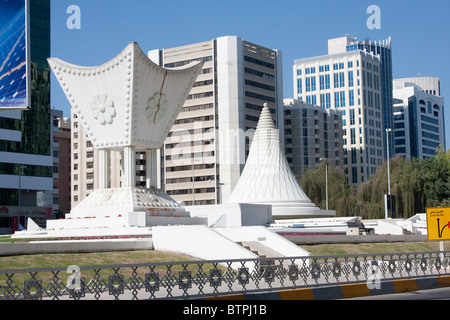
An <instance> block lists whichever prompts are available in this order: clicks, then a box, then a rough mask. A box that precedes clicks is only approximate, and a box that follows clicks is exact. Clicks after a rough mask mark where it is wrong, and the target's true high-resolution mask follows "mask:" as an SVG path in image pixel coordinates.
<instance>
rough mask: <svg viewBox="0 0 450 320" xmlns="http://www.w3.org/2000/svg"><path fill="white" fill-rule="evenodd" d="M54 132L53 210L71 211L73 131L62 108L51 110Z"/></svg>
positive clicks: (59, 212)
mask: <svg viewBox="0 0 450 320" xmlns="http://www.w3.org/2000/svg"><path fill="white" fill-rule="evenodd" d="M51 114H52V134H53V212H54V213H55V214H59V216H61V215H62V214H64V213H67V212H69V211H70V173H71V164H72V163H71V152H70V150H71V140H70V138H71V134H70V133H71V132H70V119H69V118H64V117H63V112H62V111H61V110H54V109H52V110H51Z"/></svg>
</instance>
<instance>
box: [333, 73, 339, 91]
mask: <svg viewBox="0 0 450 320" xmlns="http://www.w3.org/2000/svg"><path fill="white" fill-rule="evenodd" d="M334 87H335V88H339V73H335V74H334Z"/></svg>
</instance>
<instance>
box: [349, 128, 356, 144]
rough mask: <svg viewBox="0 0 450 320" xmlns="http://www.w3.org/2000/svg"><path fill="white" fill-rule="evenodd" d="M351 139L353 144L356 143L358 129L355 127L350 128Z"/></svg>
mask: <svg viewBox="0 0 450 320" xmlns="http://www.w3.org/2000/svg"><path fill="white" fill-rule="evenodd" d="M350 139H351V143H352V144H356V130H355V128H352V129H350Z"/></svg>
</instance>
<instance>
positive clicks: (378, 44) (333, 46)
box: [328, 37, 394, 158]
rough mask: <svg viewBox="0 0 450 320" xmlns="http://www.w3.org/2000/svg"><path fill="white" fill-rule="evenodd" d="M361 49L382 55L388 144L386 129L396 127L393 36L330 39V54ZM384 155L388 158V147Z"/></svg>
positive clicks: (391, 145) (384, 126)
mask: <svg viewBox="0 0 450 320" xmlns="http://www.w3.org/2000/svg"><path fill="white" fill-rule="evenodd" d="M356 50H361V51H365V52H368V53H371V54H373V55H380V77H381V79H380V81H381V102H382V110H383V141H384V143H385V144H386V129H389V128H391V129H394V116H393V115H394V111H393V108H394V99H393V87H392V82H393V76H392V47H391V38H390V37H389V38H388V39H386V40H383V41H375V42H372V41H357V40H356V39H352V38H350V37H342V38H336V39H330V40H328V54H334V53H342V52H351V51H356ZM393 139H394V138H393V135H392V134H390V135H389V154H390V155H393V154H394V140H393ZM384 149H385V154H384V157H385V158H387V154H386V148H384Z"/></svg>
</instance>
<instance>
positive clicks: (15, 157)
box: [0, 0, 53, 233]
mask: <svg viewBox="0 0 450 320" xmlns="http://www.w3.org/2000/svg"><path fill="white" fill-rule="evenodd" d="M29 14H30V19H29V21H30V26H29V31H30V34H29V37H30V60H31V63H30V64H31V66H30V68H31V72H30V77H31V79H30V93H31V99H30V106H29V110H26V111H0V133H1V134H0V208H1V210H2V214H1V216H0V232H3V233H11V231H12V232H14V231H16V230H17V228H18V226H19V224H21V225H22V226H24V227H25V223H26V217H27V216H29V215H28V213H29V212H31V211H30V210H28V211H27V212H28V213H27V212H24V211H25V210H24V208H34V207H36V208H38V207H43V206H49V207H51V206H52V201H51V199H52V195H53V156H52V154H51V152H52V150H51V149H52V148H51V146H52V141H51V125H50V118H51V116H50V69H49V66H48V64H47V60H46V59H47V58H48V57H50V0H31V1H30V7H29ZM48 199H50V203H47V202H48ZM36 212H37V211H36ZM50 215H51V214H50ZM34 217H35V218H39V217H40V218H46V217H48V211H47V213H46V214H43V215H41V214H38V215H37V216H36V215H34ZM13 229H14V230H13Z"/></svg>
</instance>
